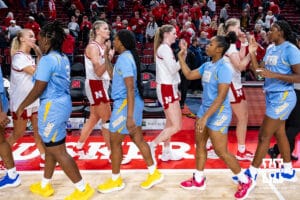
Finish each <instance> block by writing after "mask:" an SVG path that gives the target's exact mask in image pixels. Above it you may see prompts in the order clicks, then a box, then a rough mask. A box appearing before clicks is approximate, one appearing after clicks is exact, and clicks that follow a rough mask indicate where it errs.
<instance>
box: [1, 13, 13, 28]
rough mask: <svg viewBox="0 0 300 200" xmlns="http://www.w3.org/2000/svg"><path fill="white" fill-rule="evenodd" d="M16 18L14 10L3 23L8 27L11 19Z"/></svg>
mask: <svg viewBox="0 0 300 200" xmlns="http://www.w3.org/2000/svg"><path fill="white" fill-rule="evenodd" d="M13 19H14V14H13V13H12V12H8V13H7V15H6V17H5V18H4V20H3V24H4V26H6V27H9V26H10V21H11V20H13Z"/></svg>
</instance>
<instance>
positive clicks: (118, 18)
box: [111, 15, 123, 35]
mask: <svg viewBox="0 0 300 200" xmlns="http://www.w3.org/2000/svg"><path fill="white" fill-rule="evenodd" d="M111 28H112V33H113V35H115V34H116V33H117V32H118V31H119V30H121V29H123V25H122V20H121V16H120V15H117V16H116V21H114V22H113V23H112V25H111Z"/></svg>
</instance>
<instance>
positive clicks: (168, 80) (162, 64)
mask: <svg viewBox="0 0 300 200" xmlns="http://www.w3.org/2000/svg"><path fill="white" fill-rule="evenodd" d="M155 63H156V82H157V83H159V84H169V85H171V84H172V85H174V84H178V83H180V76H179V73H178V71H179V70H180V65H179V63H178V62H176V60H175V56H174V54H173V51H172V49H171V47H170V46H169V45H167V44H161V45H160V46H159V47H158V49H157V52H156V58H155Z"/></svg>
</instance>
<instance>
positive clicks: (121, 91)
mask: <svg viewBox="0 0 300 200" xmlns="http://www.w3.org/2000/svg"><path fill="white" fill-rule="evenodd" d="M113 76H114V78H113V80H112V92H111V97H112V99H113V100H116V99H126V97H127V89H126V85H125V82H124V78H126V77H134V88H135V89H134V94H135V96H137V95H139V91H138V88H137V82H136V81H137V70H136V66H135V62H134V58H133V56H132V54H131V53H130V51H124V52H123V53H122V54H120V55H119V57H118V59H117V62H116V64H115V67H114V74H113Z"/></svg>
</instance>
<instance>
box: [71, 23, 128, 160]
mask: <svg viewBox="0 0 300 200" xmlns="http://www.w3.org/2000/svg"><path fill="white" fill-rule="evenodd" d="M109 37H110V31H109V27H108V24H107V23H106V22H104V21H96V22H94V24H93V28H92V31H91V34H90V43H89V44H88V45H87V47H86V50H85V55H84V60H85V71H86V80H85V91H86V95H87V97H88V100H89V102H90V116H89V119H88V120H87V122H86V123H85V124H84V126H83V128H82V130H81V135H80V138H79V140H78V142H77V145H76V146H75V148H74V150H75V152H78V153H79V154H80V152H82V151H83V149H84V148H83V147H84V144H85V141H86V139H87V137H88V136H89V135H90V134H91V132H92V130H93V128H94V126H95V125H96V124H97V122H98V121H99V120H100V119H101V121H102V134H103V137H104V141H105V143H106V146H107V148H108V151H109V152H110V138H109V137H110V136H109V131H108V127H107V126H106V125H107V124H106V123H107V122H108V121H109V118H110V115H111V107H110V98H109V96H108V88H109V84H110V79H111V77H110V76H109V74H108V72H107V67H108V61H106V60H105V58H104V51H105V49H106V48H107V47H106V42H107V40H109ZM112 57H113V51H112V50H111V53H110V59H112ZM128 158H129V157H128ZM128 162H130V160H129V159H127V158H125V159H124V160H123V161H122V163H123V164H125V163H128Z"/></svg>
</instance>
